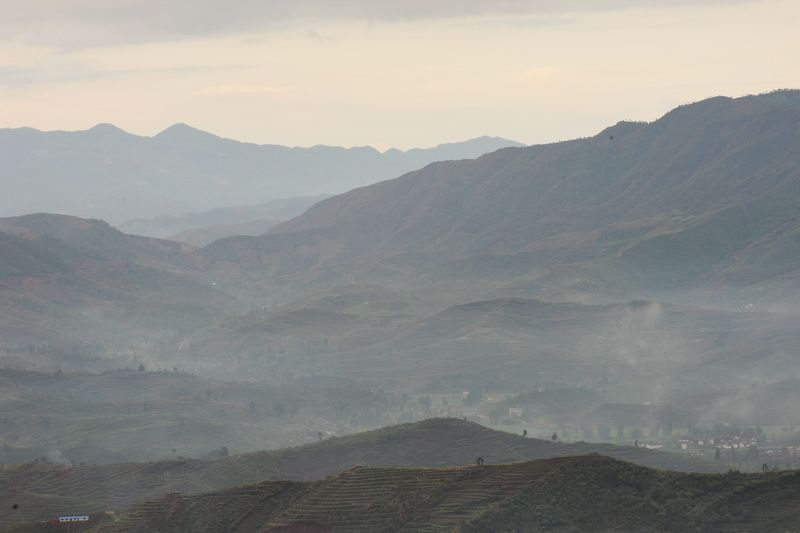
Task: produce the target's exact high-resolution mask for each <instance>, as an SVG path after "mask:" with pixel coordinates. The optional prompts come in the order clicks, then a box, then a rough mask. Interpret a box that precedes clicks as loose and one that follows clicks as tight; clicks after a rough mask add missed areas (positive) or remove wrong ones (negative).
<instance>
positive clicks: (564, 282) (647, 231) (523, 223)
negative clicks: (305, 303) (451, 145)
mask: <svg viewBox="0 0 800 533" xmlns="http://www.w3.org/2000/svg"><path fill="white" fill-rule="evenodd" d="M798 168H800V92H798V91H783V92H776V93H771V94H765V95H761V96H751V97H745V98H739V99H730V98H722V97H719V98H712V99H709V100H705V101H702V102H699V103H696V104H691V105H687V106H683V107H680V108H678V109H675V110H674V111H672V112H670V113H668V114H666V115H665V116H664V117H662V118H661V119H659V120H657V121H655V122H653V123H650V124H645V123H620V124H618V125H616V126H614V127H611V128H609V129H607V130H605V131H603V132H601V133H600V134H598V135H596V136H594V137H591V138H587V139H579V140H574V141H569V142H562V143H557V144H551V145H543V146H532V147H527V148H507V149H504V150H499V151H496V152H493V153H491V154H487V155H485V156H482V157H480V158H478V159H477V160H464V161H455V162H440V163H434V164H432V165H429V166H428V167H426V168H424V169H422V170H420V171H416V172H412V173H410V174H407V175H405V176H402V177H400V178H397V179H394V180H389V181H384V182H381V183H378V184H375V185H371V186H368V187H363V188H360V189H356V190H354V191H351V192H349V193H346V194H342V195H339V196H336V197H333V198H330V199H328V200H325V201H322V202H320V203H318V204H316V205H315V206H314V207H312V208H311V209H309V210H308V211H307V212H306V213H305V214H304V215H302V216H300V217H297V218H296V219H293V220H291V221H289V222H286V223H284V224H281V225H279V226H277V227H276V228H274V229H273V230H271V231H270V233H269V234H268V235H266V236H263V237H257V238H249V239H243V238H240V239H230V240H222V241H219V242H217V243H213V244H212V245H210V246H209V247H207V248H206V249H205V250H204V252H203V253H204V254H205V255H206V256H207V257H208V258H209V260H210V261H212V262H214V261H224V262H231V261H232V262H237V263H239V268H238V269H237V270H236V272H235V276H236V277H235V278H234V277H231V278H230V281H231V282H236V283H239V282H242V281H243V280H245V279H246V280H248V281H250V282H252V281H257V282H259V283H260V284H261V286H263V287H264V288H265V289H266V290H268V291H269V290H274V288H275V287H278V286H280V287H287V286H288V285H290V284H292V283H296V284H302V286H304V287H307V286H309V284H311V283H314V282H316V283H320V284H322V283H325V284H331V283H352V282H361V281H391V282H408V283H413V284H414V285H419V284H434V283H441V282H450V283H452V282H454V281H459V282H465V281H470V282H473V281H474V282H476V283H482V284H485V285H488V286H494V287H500V286H504V285H506V286H508V287H509V288H513V289H515V290H525V291H527V292H528V294H534V295H537V297H548V298H558V299H562V300H563V299H585V298H591V297H595V298H612V299H621V298H637V297H654V296H655V297H670V298H676V299H680V298H683V299H684V300H691V301H700V302H714V303H718V304H720V305H731V306H736V305H746V304H753V305H755V306H756V307H758V306H761V307H762V308H770V307H771V308H776V309H777V308H780V307H781V306H783V307H793V306H794V302H795V301H796V296H798V295H800V260H798V259H799V258H798V255H797V246H796V236H797V235H798V234H800V221H798V218H797V213H798V210H799V209H800V180H798V179H797V169H798ZM300 253H302V256H300V255H298V254H300ZM681 294H682V296H681Z"/></svg>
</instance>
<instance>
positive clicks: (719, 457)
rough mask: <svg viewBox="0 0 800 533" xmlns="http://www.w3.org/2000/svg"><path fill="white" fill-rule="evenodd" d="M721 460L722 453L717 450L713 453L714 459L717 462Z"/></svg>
mask: <svg viewBox="0 0 800 533" xmlns="http://www.w3.org/2000/svg"><path fill="white" fill-rule="evenodd" d="M721 458H722V452H720V451H719V448H717V449H716V451H714V459H715V460H717V461H719V460H720V459H721Z"/></svg>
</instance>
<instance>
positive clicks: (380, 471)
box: [10, 455, 800, 533]
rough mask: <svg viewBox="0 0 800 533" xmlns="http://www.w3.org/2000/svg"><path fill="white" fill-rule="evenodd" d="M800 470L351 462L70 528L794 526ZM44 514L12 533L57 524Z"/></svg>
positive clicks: (308, 530)
mask: <svg viewBox="0 0 800 533" xmlns="http://www.w3.org/2000/svg"><path fill="white" fill-rule="evenodd" d="M798 489H800V473H799V472H793V471H792V472H783V473H766V474H741V473H731V474H690V473H677V472H665V471H659V470H655V469H650V468H646V467H641V466H637V465H633V464H630V463H626V462H623V461H618V460H616V459H611V458H608V457H603V456H600V455H586V456H578V457H562V458H557V459H546V460H539V461H531V462H523V463H514V464H505V465H486V466H465V467H459V468H434V469H425V468H382V467H358V468H353V469H350V470H347V471H345V472H343V473H341V474H339V475H337V476H333V477H330V478H327V479H324V480H321V481H314V482H302V481H296V482H264V483H260V484H256V485H250V486H245V487H240V488H235V489H227V490H224V491H220V492H213V493H208V494H202V495H195V496H185V495H178V494H173V495H169V496H167V497H164V498H161V499H158V500H153V501H149V502H146V503H143V504H139V505H135V506H133V507H131V508H129V509H128V510H126V511H120V512H118V513H116V514H113V513H106V514H103V515H98V516H96V517H94V522H93V523H91V524H88V525H86V526H84V527H80V528H78V527H75V526H73V531H85V532H97V533H99V532H113V533H130V532H140V531H148V532H150V531H152V532H162V533H168V532H188V531H191V532H195V533H197V532H219V531H229V532H252V531H261V532H272V533H278V532H284V533H287V532H294V533H322V532H328V533H335V532H347V533H373V532H389V531H392V532H409V533H410V532H418V533H435V532H436V533H439V532H461V533H484V532H486V533H488V532H493V533H496V532H498V531H508V532H539V531H565V532H566V531H571V532H574V531H651V532H660V531H698V532H699V531H703V532H706V531H741V532H744V531H749V532H757V531H776V532H778V531H780V532H786V531H798V530H799V529H798V528H800V513H798V511H800V490H798ZM58 530H59V526H58V525H55V524H32V525H24V526H18V527H16V528H14V529H13V530H10V531H13V532H15V533H29V532H30V533H34V532H45V531H58Z"/></svg>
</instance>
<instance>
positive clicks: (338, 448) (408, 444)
mask: <svg viewBox="0 0 800 533" xmlns="http://www.w3.org/2000/svg"><path fill="white" fill-rule="evenodd" d="M593 452H596V453H601V454H603V455H607V456H612V457H615V458H618V459H622V460H625V461H630V462H634V463H638V464H642V465H648V466H652V467H656V468H660V469H670V470H683V471H701V472H711V471H714V470H715V469H716V468H717V465H715V464H709V463H706V462H700V461H695V460H692V459H690V458H686V457H683V456H680V455H675V454H670V453H666V452H655V451H649V450H645V449H642V448H631V447H621V446H613V445H608V444H590V443H578V444H565V443H560V442H550V441H543V440H538V439H529V438H522V437H520V436H515V435H511V434H508V433H502V432H498V431H493V430H490V429H487V428H484V427H482V426H480V425H478V424H474V423H471V422H464V421H461V420H457V419H432V420H427V421H424V422H419V423H416V424H406V425H400V426H393V427H388V428H383V429H379V430H375V431H370V432H366V433H360V434H356V435H351V436H347V437H341V438H334V439H329V440H327V441H323V442H321V443H317V444H311V445H306V446H300V447H296V448H288V449H284V450H277V451H269V452H258V453H251V454H243V455H238V456H233V457H229V458H226V459H219V460H197V459H192V460H175V461H162V462H156V463H141V464H119V465H108V466H83V467H76V468H71V469H67V468H64V467H57V466H51V465H22V466H17V467H6V468H5V469H4V470H2V471H0V526H8V525H11V524H13V523H18V522H21V521H32V520H46V519H50V518H52V517H54V516H58V515H61V514H74V513H78V514H80V513H92V512H101V511H106V510H109V509H119V508H122V507H126V506H128V505H131V504H133V503H135V502H138V501H144V500H147V499H153V498H156V497H159V496H161V495H163V494H166V493H169V492H173V491H180V492H181V493H183V494H191V493H200V492H205V491H212V490H219V489H221V488H224V487H235V486H239V485H245V484H250V483H258V482H261V481H264V480H286V479H290V480H309V481H311V480H319V479H322V478H325V477H326V476H331V475H335V474H338V473H339V472H341V471H343V470H346V469H349V468H353V467H355V466H367V465H369V466H380V467H406V468H410V467H438V468H445V467H460V466H463V465H471V464H475V462H476V458H477V457H478V456H482V457H483V458H484V460H485V462H486V464H502V463H510V462H520V461H529V460H533V459H544V458H553V457H565V456H572V455H582V454H588V453H593ZM14 504H17V505H18V508H17V509H15V510H12V506H13V505H14Z"/></svg>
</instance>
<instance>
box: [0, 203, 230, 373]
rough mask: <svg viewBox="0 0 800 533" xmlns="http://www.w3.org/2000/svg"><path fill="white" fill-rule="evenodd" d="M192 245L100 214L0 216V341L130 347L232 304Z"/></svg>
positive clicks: (67, 347)
mask: <svg viewBox="0 0 800 533" xmlns="http://www.w3.org/2000/svg"><path fill="white" fill-rule="evenodd" d="M190 250H191V248H190V247H188V246H186V245H182V244H179V243H174V242H169V241H163V240H159V239H152V238H147V237H137V236H132V235H126V234H124V233H121V232H120V231H118V230H116V229H114V228H113V227H111V226H109V225H108V224H107V223H105V222H103V221H100V220H91V219H82V218H77V217H71V216H65V215H51V214H44V213H38V214H32V215H25V216H21V217H12V218H2V219H0V311H1V312H0V333H2V335H1V336H0V339H2V340H0V347H2V348H3V349H4V350H8V351H9V352H8V354H11V353H12V352H14V353H15V352H18V351H19V350H20V349H23V351H24V352H25V354H24V355H27V356H33V355H36V354H35V353H32V352H37V353H38V352H52V353H60V354H62V355H70V354H72V355H81V354H83V355H86V354H87V351H93V352H97V351H101V350H99V349H98V347H99V346H104V351H108V350H109V349H116V350H118V351H126V350H129V349H131V348H132V347H134V346H137V345H140V344H145V345H146V344H148V343H152V342H153V341H155V340H157V339H158V337H159V336H161V335H164V334H165V333H167V332H172V331H176V330H178V331H180V330H187V329H190V328H195V327H197V326H198V325H200V324H203V323H205V322H206V321H208V320H209V319H210V318H211V317H213V316H216V315H217V314H218V313H220V312H223V311H228V310H233V309H236V308H237V305H236V304H235V301H234V299H233V298H231V297H230V296H227V295H225V294H223V293H221V292H219V291H216V290H214V289H213V287H212V286H211V283H210V282H209V281H208V280H207V279H206V277H205V274H204V273H203V272H202V271H201V270H200V269H199V268H197V267H196V266H195V264H194V262H195V261H196V259H195V258H193V257H191V255H190ZM148 337H149V338H148ZM29 352H31V353H29ZM45 355H46V354H45ZM29 362H33V361H29Z"/></svg>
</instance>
